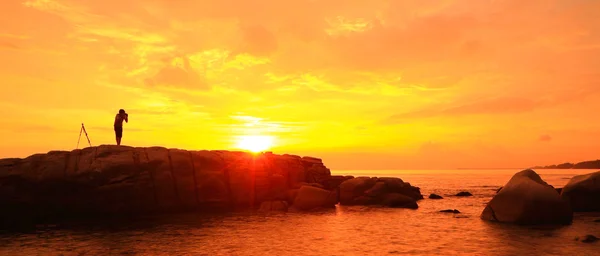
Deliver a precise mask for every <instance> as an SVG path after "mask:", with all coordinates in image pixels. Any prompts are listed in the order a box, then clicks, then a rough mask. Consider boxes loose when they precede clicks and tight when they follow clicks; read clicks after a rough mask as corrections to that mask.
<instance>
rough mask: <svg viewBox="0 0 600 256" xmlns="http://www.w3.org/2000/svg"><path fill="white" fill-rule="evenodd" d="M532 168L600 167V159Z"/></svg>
mask: <svg viewBox="0 0 600 256" xmlns="http://www.w3.org/2000/svg"><path fill="white" fill-rule="evenodd" d="M531 169H600V160H593V161H585V162H580V163H576V164H573V163H563V164H555V165H547V166H535V167H531Z"/></svg>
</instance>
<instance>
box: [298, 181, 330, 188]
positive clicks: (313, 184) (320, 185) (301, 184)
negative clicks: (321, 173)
mask: <svg viewBox="0 0 600 256" xmlns="http://www.w3.org/2000/svg"><path fill="white" fill-rule="evenodd" d="M302 186H311V187H315V188H322V189H325V186H323V185H322V184H320V183H314V182H313V183H308V182H299V183H297V184H295V185H294V186H293V188H301V187H302Z"/></svg>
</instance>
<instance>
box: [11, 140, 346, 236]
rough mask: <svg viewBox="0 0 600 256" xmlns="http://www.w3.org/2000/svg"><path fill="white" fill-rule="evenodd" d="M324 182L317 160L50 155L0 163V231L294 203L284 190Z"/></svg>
mask: <svg viewBox="0 0 600 256" xmlns="http://www.w3.org/2000/svg"><path fill="white" fill-rule="evenodd" d="M330 177H331V176H330V171H329V169H328V168H326V167H325V166H324V165H323V163H322V161H321V160H320V159H318V158H310V157H304V158H302V157H299V156H293V155H275V154H272V153H269V154H251V153H246V152H235V151H220V150H217V151H206V150H202V151H186V150H180V149H168V148H164V147H144V148H141V147H140V148H134V147H128V146H115V145H102V146H97V147H89V148H84V149H77V150H73V151H51V152H48V153H47V154H35V155H32V156H29V157H27V158H24V159H16V158H12V159H0V205H1V206H2V209H3V210H2V211H0V219H2V221H0V226H2V225H5V224H6V225H8V224H11V223H12V222H17V221H16V220H17V219H23V220H26V221H33V222H36V221H45V220H52V219H64V218H69V219H73V218H75V217H94V216H102V217H103V216H110V215H118V216H122V215H138V214H153V213H169V212H185V211H221V210H233V209H256V208H258V207H259V206H261V205H262V203H263V202H272V201H282V200H290V201H292V202H293V201H297V200H298V198H296V197H295V196H293V195H289V194H290V193H289V190H290V188H293V187H295V186H297V185H298V184H303V183H314V184H311V185H314V186H320V187H323V185H322V184H317V182H319V181H322V180H327V179H329V178H330ZM325 191H326V190H325ZM327 193H329V191H327ZM302 200H306V198H305V196H303V197H302ZM302 200H301V202H302ZM333 201H334V202H333V204H335V203H336V202H335V201H337V200H335V199H334V200H333ZM273 204H275V203H271V205H273ZM328 205H332V203H329V204H328ZM264 207H267V206H264ZM273 207H274V206H272V207H271V208H273ZM275 208H277V207H275Z"/></svg>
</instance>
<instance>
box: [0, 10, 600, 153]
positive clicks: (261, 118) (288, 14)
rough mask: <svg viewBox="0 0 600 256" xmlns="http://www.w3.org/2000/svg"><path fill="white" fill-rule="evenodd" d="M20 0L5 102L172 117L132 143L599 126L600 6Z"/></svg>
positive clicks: (308, 140)
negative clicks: (599, 10)
mask: <svg viewBox="0 0 600 256" xmlns="http://www.w3.org/2000/svg"><path fill="white" fill-rule="evenodd" d="M15 1H16V0H15ZM7 3H8V2H3V3H2V4H3V6H2V7H3V8H2V10H0V12H4V14H5V15H0V21H2V23H3V24H7V25H6V27H7V29H6V30H5V31H4V30H3V31H2V32H0V57H1V58H2V59H3V60H5V61H4V62H3V63H0V65H1V67H2V69H0V70H1V71H0V76H1V77H2V78H3V81H7V83H9V84H16V85H19V86H20V87H19V88H12V87H11V88H8V87H7V88H2V92H3V94H2V95H3V96H0V99H2V100H3V102H4V101H7V102H12V104H17V103H20V104H22V105H29V104H30V105H35V106H36V107H39V108H43V109H48V111H50V112H52V113H51V114H49V115H50V116H52V117H55V118H57V119H59V120H60V121H59V122H57V124H60V125H65V126H66V125H69V123H70V122H72V120H69V119H68V118H63V117H61V115H64V114H65V113H68V114H73V113H71V112H65V108H73V107H74V106H79V105H81V104H84V103H85V105H86V108H89V109H87V110H85V111H81V113H80V112H77V113H75V114H76V115H77V118H78V119H86V120H89V121H86V122H90V123H91V124H94V125H96V126H97V127H101V126H103V125H104V124H105V123H106V122H108V123H110V122H109V121H106V119H107V118H108V119H110V118H111V117H110V116H111V115H113V111H114V110H113V109H118V108H121V107H123V108H127V109H130V111H131V113H132V120H135V122H132V123H131V124H130V125H131V126H132V128H135V129H139V130H140V131H142V130H144V129H143V126H149V127H155V128H156V129H149V130H144V131H143V132H140V133H136V134H135V135H134V134H131V135H130V136H137V137H132V138H131V139H132V140H131V141H132V144H134V143H146V142H147V143H150V144H155V145H156V144H163V145H167V144H168V145H172V146H176V147H212V148H225V147H227V145H230V142H231V139H232V136H244V135H245V134H244V133H253V134H260V133H273V134H271V135H273V136H277V144H278V145H277V146H278V147H280V148H281V149H286V150H291V151H293V150H296V149H310V148H318V149H320V150H322V151H327V150H329V151H332V150H336V151H340V152H342V153H348V152H350V151H352V152H354V151H356V150H366V151H368V150H378V151H381V152H383V151H386V152H402V154H404V155H403V156H407V155H408V154H413V155H412V156H414V155H415V154H416V155H419V154H421V155H420V157H422V158H419V157H417V158H419V159H426V157H424V156H425V155H427V157H438V158H439V159H441V160H440V161H443V160H444V159H445V158H451V157H452V156H444V154H450V155H451V154H452V152H458V151H460V152H471V151H477V150H476V149H475V148H477V147H478V146H472V147H471V146H466V145H478V144H477V143H480V141H481V140H485V143H488V144H491V145H494V146H493V147H492V148H494V147H509V146H510V145H509V143H518V142H520V141H521V140H519V139H518V138H515V137H514V136H513V134H515V133H518V132H522V131H523V132H524V134H526V135H522V136H529V137H531V138H533V139H532V140H531V143H530V144H526V145H522V146H523V147H522V148H523V150H525V149H528V150H533V149H535V150H546V149H545V148H542V149H540V147H539V146H538V145H537V144H535V143H537V142H538V141H537V140H536V138H537V137H539V134H550V135H552V138H553V143H552V145H560V143H566V142H564V141H562V142H561V140H560V139H559V137H557V136H555V134H553V133H550V132H548V131H544V126H543V125H541V124H544V125H545V126H548V125H549V124H552V123H553V121H555V120H563V119H564V120H566V119H569V120H570V121H569V122H560V126H561V127H562V128H564V129H579V130H584V129H588V128H583V127H597V126H599V125H600V123H597V122H596V121H590V120H596V119H597V118H594V114H593V113H592V112H591V111H587V112H586V111H584V110H583V109H585V108H584V107H583V106H584V105H585V107H587V108H588V109H594V108H597V107H599V106H600V105H598V103H597V102H594V101H585V99H588V98H594V97H597V95H598V90H597V89H596V88H597V84H598V82H599V81H600V72H598V70H597V67H598V66H600V48H599V47H598V45H600V37H598V35H599V34H600V30H599V29H600V25H599V22H598V19H597V18H596V15H597V14H595V13H594V12H593V11H592V10H597V8H598V3H596V2H594V1H585V0H573V1H559V0H548V1H528V2H527V3H523V1H517V0H502V1H493V3H492V2H489V1H468V2H464V1H446V0H438V1H378V0H365V1H363V0H357V1H304V0H294V1H278V0H256V1H252V2H250V1H168V0H158V1H152V2H148V1H142V0H131V1H117V0H89V1H78V0H28V1H25V2H24V3H22V2H20V3H19V4H13V3H12V2H11V3H9V4H7ZM5 6H6V7H5ZM28 24H29V25H28ZM30 24H43V25H44V26H43V27H41V26H40V25H30ZM36 88H37V90H36ZM78 91H84V92H78ZM61 94H65V95H66V96H61ZM67 94H68V95H67ZM7 95H21V96H19V97H22V98H20V99H19V100H16V99H15V97H12V96H7ZM86 95H93V98H92V99H88V100H83V99H79V100H75V102H76V103H77V104H75V103H72V104H70V103H67V102H66V100H65V99H76V98H84V97H85V96H86ZM16 109H18V108H16ZM23 109H24V110H23V113H24V114H25V115H27V113H29V114H31V115H34V114H32V113H33V112H31V111H32V110H31V109H30V108H25V107H24V108H23ZM570 109H578V110H581V111H582V113H580V116H579V119H572V118H574V116H573V115H571V114H569V110H570ZM84 113H90V115H85V114H84ZM35 116H36V117H38V116H39V113H37V112H36V114H35ZM91 116H93V117H91ZM242 116H243V117H244V118H245V119H244V118H241V117H242ZM134 117H136V118H134ZM90 119H91V120H90ZM77 122H79V120H78V121H77ZM589 122H591V123H592V124H590V123H589ZM520 123H536V124H540V125H532V126H530V127H529V128H528V129H524V128H522V127H520V126H519V124H520ZM28 125H29V124H28ZM498 126H502V128H497V127H498ZM158 128H160V129H158ZM186 129H190V130H191V131H190V130H186ZM589 129H591V128H589ZM15 130H18V129H15ZM150 130H151V131H150ZM173 131H176V132H173ZM98 132H100V130H98ZM565 134H566V133H565ZM102 136H105V137H101V140H105V141H106V142H107V143H109V142H111V134H110V131H107V132H106V133H105V134H104V135H102ZM189 137H194V140H186V139H185V138H189ZM63 139H66V138H63ZM49 140H50V139H49ZM429 141H433V143H431V144H428V143H429ZM11 143H16V142H11ZM57 143H58V140H52V141H49V142H48V144H47V145H56V144H57ZM436 143H437V144H436ZM421 145H423V147H421ZM598 145H600V143H598ZM545 146H546V147H548V145H545ZM65 147H66V146H65ZM420 148H422V149H423V150H422V151H419V149H420ZM440 152H444V153H440ZM448 152H450V153H448ZM521 152H522V153H523V152H525V151H521ZM348 154H349V153H348ZM467 155H468V154H467Z"/></svg>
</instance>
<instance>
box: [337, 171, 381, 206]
mask: <svg viewBox="0 0 600 256" xmlns="http://www.w3.org/2000/svg"><path fill="white" fill-rule="evenodd" d="M375 183H377V178H370V177H357V178H354V179H349V180H346V181H344V182H342V184H340V191H339V193H340V204H342V205H353V204H354V203H353V202H354V198H356V197H359V196H363V195H364V193H365V191H366V190H367V189H369V188H371V187H373V185H375Z"/></svg>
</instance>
